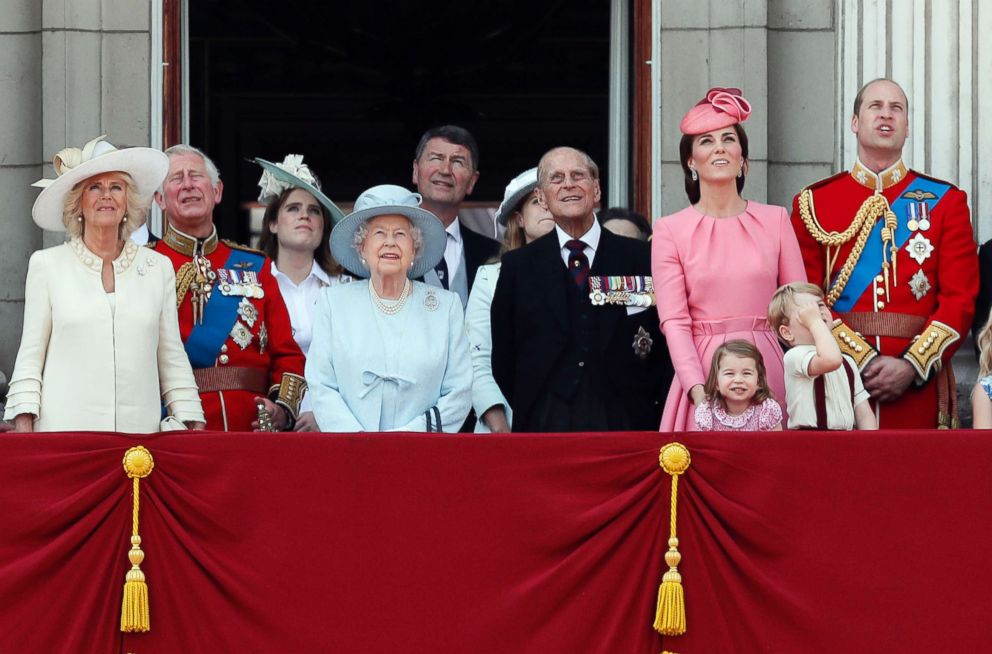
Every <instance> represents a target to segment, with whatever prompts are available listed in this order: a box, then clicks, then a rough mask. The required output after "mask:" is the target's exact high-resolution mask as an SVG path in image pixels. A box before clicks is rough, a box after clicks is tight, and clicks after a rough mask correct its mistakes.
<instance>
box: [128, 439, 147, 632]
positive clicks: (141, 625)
mask: <svg viewBox="0 0 992 654" xmlns="http://www.w3.org/2000/svg"><path fill="white" fill-rule="evenodd" d="M154 467H155V460H154V459H152V454H151V452H149V451H148V450H146V449H145V448H144V447H142V446H141V445H139V446H138V447H132V448H131V449H129V450H128V451H127V452H125V453H124V472H125V473H127V476H128V477H130V478H131V480H132V482H133V493H132V494H133V509H132V512H131V550H130V551H129V552H128V553H127V558H128V560H129V561H130V562H131V569H130V570H128V572H127V576H125V578H124V599H123V601H122V603H121V631H123V632H144V631H150V630H151V616H150V614H149V611H148V584H146V583H145V573H144V572H142V571H141V562H142V561H144V560H145V553H144V552H143V551H142V550H141V536H139V535H138V499H139V490H140V482H141V479H142V478H144V477H147V476H148V475H150V474H151V473H152V468H154Z"/></svg>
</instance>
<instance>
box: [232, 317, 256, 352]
mask: <svg viewBox="0 0 992 654" xmlns="http://www.w3.org/2000/svg"><path fill="white" fill-rule="evenodd" d="M231 338H233V339H234V342H235V343H237V344H238V346H239V347H240V348H241V349H242V350H243V349H245V348H246V347H248V345H249V344H251V339H252V335H251V332H250V331H248V328H247V327H245V326H244V325H243V324H242V323H241V321H240V320H236V321H234V327H232V328H231Z"/></svg>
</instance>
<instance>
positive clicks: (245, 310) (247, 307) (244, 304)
mask: <svg viewBox="0 0 992 654" xmlns="http://www.w3.org/2000/svg"><path fill="white" fill-rule="evenodd" d="M238 315H239V316H241V319H242V320H244V321H245V324H247V325H248V326H249V327H254V326H255V321H256V320H258V309H257V308H256V307H255V305H254V304H252V303H251V302H250V301H249V300H248V298H246V297H245V298H241V302H239V303H238Z"/></svg>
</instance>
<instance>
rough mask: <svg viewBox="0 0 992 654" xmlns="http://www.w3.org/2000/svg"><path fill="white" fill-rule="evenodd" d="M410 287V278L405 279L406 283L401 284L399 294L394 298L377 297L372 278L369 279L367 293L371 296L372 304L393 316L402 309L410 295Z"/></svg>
mask: <svg viewBox="0 0 992 654" xmlns="http://www.w3.org/2000/svg"><path fill="white" fill-rule="evenodd" d="M411 288H412V286H411V284H410V280H409V279H407V280H406V283H404V284H403V290H402V291H400V296H399V297H398V298H396V299H395V300H387V299H384V298H381V297H379V294H378V293H376V292H375V286H374V285H373V284H372V280H371V279H370V280H369V295H370V296H371V297H372V304H374V305H375V307H376V308H377V309H378V310H379V311H381V312H383V313H384V314H386V315H387V316H394V315H396V314H397V313H399V312H400V311H402V310H403V306H404V305H405V304H406V301H407V298H409V297H410V289H411Z"/></svg>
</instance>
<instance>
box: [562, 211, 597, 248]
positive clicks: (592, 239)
mask: <svg viewBox="0 0 992 654" xmlns="http://www.w3.org/2000/svg"><path fill="white" fill-rule="evenodd" d="M555 231H556V232H557V233H558V249H559V250H564V249H565V243H567V242H569V241H571V240H572V237H571V236H569V234H568V233H567V232H566V231H565V230H564V229H562V228H561V226H560V225H558V224H557V223H555ZM602 233H603V230H602V228H601V227H600V226H599V221H598V220H596V219H595V218H593V221H592V227H590V228H589V230H588V231H587V232H586V233H585V234H583V235H582V236H580V237H579V238H578V240H580V241H582V242H583V243H585V244H586V247H587V248H590V249H591V250H592V251H593V252H595V251H597V250H598V249H599V237H600V235H601V234H602Z"/></svg>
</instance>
